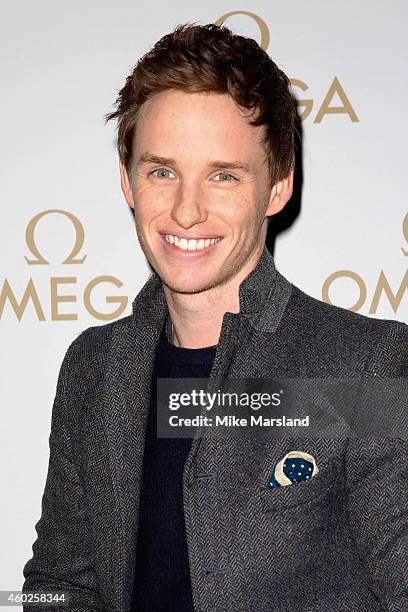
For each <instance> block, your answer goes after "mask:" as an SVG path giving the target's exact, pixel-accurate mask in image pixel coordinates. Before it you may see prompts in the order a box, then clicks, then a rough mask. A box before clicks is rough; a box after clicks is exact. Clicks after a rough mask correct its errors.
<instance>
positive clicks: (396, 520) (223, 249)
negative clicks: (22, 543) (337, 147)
mask: <svg viewBox="0 0 408 612" xmlns="http://www.w3.org/2000/svg"><path fill="white" fill-rule="evenodd" d="M117 102H118V105H117V110H116V111H115V112H114V113H112V114H111V115H110V116H109V118H116V119H117V120H118V127H119V129H118V149H119V157H120V174H121V184H122V189H123V192H124V196H125V198H126V202H127V204H128V205H129V206H130V207H131V208H132V209H133V210H134V218H135V224H136V229H137V235H138V239H139V242H140V245H141V247H142V249H143V252H144V253H145V255H146V257H147V259H148V261H149V262H150V264H151V266H152V268H153V269H154V273H153V275H152V276H151V278H150V279H149V280H148V282H147V283H146V284H145V286H144V287H143V288H142V290H141V291H140V293H139V294H138V296H137V297H136V299H135V301H134V302H133V311H132V314H131V315H130V316H128V317H125V318H123V319H120V320H118V321H115V322H114V323H110V324H108V325H102V326H98V327H91V328H89V329H87V330H85V331H84V332H83V333H82V334H80V336H79V337H78V338H77V339H76V340H74V342H73V343H72V344H71V346H70V347H69V349H68V351H67V354H66V356H65V358H64V361H63V364H62V367H61V371H60V375H59V380H58V385H57V393H56V398H55V401H54V406H53V416H52V424H51V435H50V463H49V470H48V476H47V482H46V487H45V491H44V496H43V502H42V515H41V518H40V520H39V522H38V523H37V525H36V529H37V532H38V538H37V540H36V542H35V543H34V545H33V553H34V554H33V558H32V559H30V560H29V561H28V562H27V564H26V565H25V567H24V577H25V583H24V590H25V591H29V590H30V591H56V590H58V591H65V592H66V593H67V595H68V596H69V597H70V605H69V610H72V611H74V610H75V611H78V612H79V611H91V610H106V611H108V612H128V611H130V610H138V611H145V610H150V611H152V612H158V611H159V610H160V611H161V610H170V611H172V610H174V611H177V612H180V611H185V610H196V611H200V612H207V611H208V612H210V611H211V612H213V611H228V612H229V611H253V610H256V611H268V612H269V611H272V610H273V611H274V612H288V611H290V612H297V611H299V612H306V611H312V610H313V611H321V612H327V610H333V611H339V612H340V611H343V610H346V609H347V610H349V611H355V612H357V611H358V612H365V611H367V612H368V611H370V612H372V611H377V610H378V611H380V610H388V611H393V612H394V611H395V612H396V611H397V610H398V611H402V610H407V609H408V530H407V523H408V518H407V517H408V477H407V473H408V469H407V443H406V440H405V439H403V438H389V437H388V438H387V437H385V436H384V437H377V438H351V437H350V438H347V437H345V436H338V437H336V436H333V437H327V436H326V437H318V436H317V437H316V436H312V437H299V436H297V437H296V436H295V437H293V434H291V435H292V437H288V436H285V435H282V436H281V437H278V438H276V437H274V438H272V437H268V436H266V437H262V438H256V439H249V438H245V437H242V438H240V437H237V438H234V439H228V441H227V440H225V441H223V440H222V439H217V438H214V437H211V436H210V435H207V433H206V431H205V428H204V429H200V430H199V431H197V432H196V435H195V437H194V439H193V440H192V439H189V440H188V439H181V438H180V439H177V438H174V439H166V438H159V437H158V436H157V434H156V407H157V402H156V399H157V397H156V384H155V383H156V382H157V379H159V378H172V377H176V378H189V377H192V378H194V377H198V378H209V379H210V381H214V380H217V379H218V380H220V379H226V378H229V377H230V378H232V379H233V378H264V379H270V378H272V377H279V376H281V377H286V378H311V379H314V378H316V379H331V378H332V379H340V378H345V379H348V378H350V379H352V378H355V377H361V378H364V379H371V378H384V379H385V378H398V377H401V376H404V375H406V369H407V362H408V343H407V339H408V327H407V325H405V324H403V323H399V322H394V321H380V320H376V319H370V318H368V317H364V316H362V315H358V314H356V313H352V312H349V311H347V310H344V309H341V308H338V307H335V306H331V305H327V304H325V303H323V302H321V301H319V300H316V299H314V298H312V297H310V296H308V295H306V294H305V293H303V292H302V291H301V290H300V289H298V288H297V287H295V286H294V285H293V284H291V283H290V282H289V281H288V280H286V279H285V278H284V277H283V276H282V275H281V274H280V273H279V272H278V271H277V269H276V267H275V264H274V260H273V257H272V255H271V254H270V253H269V251H268V250H267V248H266V247H265V238H266V232H267V224H268V220H269V219H270V218H271V217H272V218H273V216H274V215H276V214H277V213H278V212H279V211H280V210H281V209H282V208H283V207H284V206H285V205H286V203H287V202H288V201H289V199H290V197H291V194H292V189H293V164H294V150H293V149H294V146H293V135H294V121H295V110H294V106H293V102H292V98H291V95H290V91H289V82H288V79H287V77H286V76H285V75H284V74H283V73H282V72H281V71H280V70H279V69H278V68H277V66H276V65H275V64H274V63H273V62H272V60H271V59H270V58H269V57H268V55H267V54H266V53H265V52H264V51H262V49H261V48H260V47H259V46H258V45H257V44H256V42H255V41H253V40H251V39H248V38H245V37H242V36H237V35H233V34H232V33H231V32H230V31H229V30H228V29H227V28H219V27H216V26H213V25H207V26H196V25H194V26H180V27H178V28H176V30H175V31H174V32H172V33H171V34H168V35H167V36H165V37H164V38H162V39H161V40H160V41H159V42H158V43H157V44H156V45H155V47H154V48H153V49H152V50H151V51H150V52H149V53H148V54H146V55H145V56H144V57H143V58H142V59H141V60H140V62H139V63H138V65H137V66H136V67H135V69H134V71H133V73H132V74H131V75H130V76H129V77H128V78H127V81H126V84H125V86H124V87H123V89H122V90H121V92H120V95H119V98H118V101H117ZM293 456H296V457H297V459H299V457H300V461H302V462H303V463H301V467H302V469H303V470H306V469H310V471H311V475H312V476H313V477H312V478H310V477H309V476H306V477H305V478H307V480H306V479H305V481H304V482H296V478H294V479H289V477H288V475H287V472H285V473H283V471H282V470H284V469H286V467H287V466H286V464H283V463H282V462H283V461H284V460H285V457H293ZM296 457H295V459H294V460H295V461H296ZM305 461H309V463H305ZM279 465H280V466H281V473H279V470H278V469H277V466H279ZM293 465H295V464H293ZM296 465H297V464H296ZM282 466H283V467H282ZM305 466H306V467H305ZM307 466H310V467H307ZM289 467H290V466H289ZM299 474H300V473H299ZM275 476H276V478H275ZM302 478H303V477H302ZM280 484H284V485H289V484H290V485H291V486H279V485H280ZM25 609H26V610H30V606H26V607H25ZM33 609H34V608H33Z"/></svg>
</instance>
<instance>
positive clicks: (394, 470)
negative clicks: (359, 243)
mask: <svg viewBox="0 0 408 612" xmlns="http://www.w3.org/2000/svg"><path fill="white" fill-rule="evenodd" d="M381 328H382V333H381V337H380V339H379V341H376V342H375V348H374V351H373V354H372V355H371V358H370V359H369V362H368V364H367V367H366V371H365V376H366V377H367V378H375V379H376V380H377V381H378V380H379V378H381V379H384V378H397V377H400V378H404V379H405V378H406V379H407V380H403V381H402V386H401V389H403V393H404V394H405V399H404V398H403V406H405V407H406V406H407V400H408V395H406V393H407V388H408V326H407V325H406V324H404V323H400V322H388V323H387V324H386V325H385V329H384V327H383V326H382V327H381ZM380 382H384V384H386V381H380ZM405 383H407V384H405ZM378 409H381V406H378ZM388 409H391V410H392V406H388ZM405 420H406V422H405V427H404V428H403V431H401V437H398V438H397V437H387V436H386V434H384V435H382V434H381V432H378V435H377V436H375V437H374V436H372V437H371V438H369V437H366V438H364V437H360V438H354V439H350V441H349V446H348V453H347V461H346V466H347V467H346V469H347V488H348V496H347V499H348V511H349V520H350V527H351V531H352V534H353V537H354V541H355V544H356V550H357V552H358V554H359V556H360V560H361V563H362V567H363V569H364V576H363V578H364V579H365V581H366V583H367V585H368V586H369V588H370V590H371V592H372V593H373V595H374V596H375V597H376V598H377V599H378V601H379V603H380V604H381V610H384V612H385V611H386V612H403V611H404V610H408V442H407V424H408V414H407V415H405Z"/></svg>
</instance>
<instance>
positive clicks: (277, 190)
mask: <svg viewBox="0 0 408 612" xmlns="http://www.w3.org/2000/svg"><path fill="white" fill-rule="evenodd" d="M292 193H293V170H292V171H291V172H290V173H289V174H288V176H287V177H286V178H284V179H281V180H280V181H278V182H277V183H275V185H274V186H273V187H272V189H271V195H270V198H269V204H268V208H267V210H266V213H265V216H267V217H269V216H271V215H276V213H278V212H279V211H280V210H282V208H283V207H284V206H285V204H286V203H287V202H288V201H289V200H290V198H291V197H292Z"/></svg>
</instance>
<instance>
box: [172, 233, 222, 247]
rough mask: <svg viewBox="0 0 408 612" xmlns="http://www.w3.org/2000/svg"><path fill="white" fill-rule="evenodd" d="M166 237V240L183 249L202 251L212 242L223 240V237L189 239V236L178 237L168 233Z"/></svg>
mask: <svg viewBox="0 0 408 612" xmlns="http://www.w3.org/2000/svg"><path fill="white" fill-rule="evenodd" d="M164 237H165V240H166V242H169V243H170V244H175V245H176V246H177V247H179V248H180V249H181V250H182V251H200V250H201V249H204V248H206V247H208V246H210V244H216V243H217V242H219V241H220V240H221V238H200V240H196V239H195V238H191V239H190V240H187V238H178V236H174V235H173V234H166V235H165V236H164Z"/></svg>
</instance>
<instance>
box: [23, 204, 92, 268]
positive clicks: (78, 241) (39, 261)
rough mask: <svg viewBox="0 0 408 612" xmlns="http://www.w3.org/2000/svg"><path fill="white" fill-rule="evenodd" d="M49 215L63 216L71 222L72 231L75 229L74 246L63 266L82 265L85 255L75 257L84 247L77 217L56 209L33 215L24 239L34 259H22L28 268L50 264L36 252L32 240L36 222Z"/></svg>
mask: <svg viewBox="0 0 408 612" xmlns="http://www.w3.org/2000/svg"><path fill="white" fill-rule="evenodd" d="M51 213H59V214H60V215H65V216H66V217H68V219H69V220H70V221H71V222H72V225H73V226H74V229H75V244H74V246H73V248H72V250H71V252H70V253H69V255H68V257H67V258H66V259H65V260H64V261H63V262H62V263H63V264H82V263H84V261H85V259H86V255H84V256H83V257H82V258H77V257H76V256H77V255H78V253H79V252H80V250H81V249H82V247H83V245H84V238H85V233H84V228H83V225H82V223H81V222H80V220H79V219H78V217H76V216H75V215H73V214H72V213H71V212H68V211H67V210H61V209H58V208H51V209H50V210H43V211H42V212H40V213H38V215H35V216H34V217H33V218H32V219H31V220H30V221H29V223H28V225H27V228H26V233H25V238H26V243H27V246H28V249H29V251H30V252H31V254H32V255H34V259H29V258H28V257H27V256H24V259H25V260H26V262H27V263H28V265H29V266H34V265H49V263H50V262H49V261H47V260H46V259H45V257H43V255H41V253H40V251H39V250H38V247H37V245H36V242H35V238H34V232H35V228H36V226H37V223H38V221H39V220H40V219H41V218H42V217H45V215H49V214H51Z"/></svg>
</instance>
